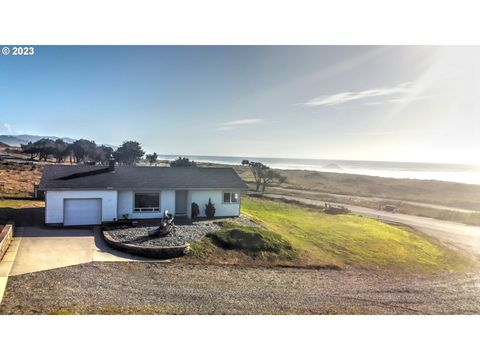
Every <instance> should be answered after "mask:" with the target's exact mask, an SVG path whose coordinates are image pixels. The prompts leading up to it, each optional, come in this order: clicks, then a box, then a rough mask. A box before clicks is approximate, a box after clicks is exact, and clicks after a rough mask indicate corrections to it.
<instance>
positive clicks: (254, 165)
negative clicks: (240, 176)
mask: <svg viewBox="0 0 480 360" xmlns="http://www.w3.org/2000/svg"><path fill="white" fill-rule="evenodd" d="M242 163H243V161H242ZM248 167H249V168H250V171H251V172H252V174H253V177H254V179H255V185H256V188H255V190H256V191H258V190H259V189H260V186H261V185H262V177H261V174H262V172H263V171H265V170H267V169H269V167H268V166H267V165H264V164H262V163H261V162H254V161H249V162H248Z"/></svg>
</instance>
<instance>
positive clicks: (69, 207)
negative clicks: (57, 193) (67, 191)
mask: <svg viewBox="0 0 480 360" xmlns="http://www.w3.org/2000/svg"><path fill="white" fill-rule="evenodd" d="M101 223H102V199H65V201H64V205H63V224H64V225H97V224H101Z"/></svg>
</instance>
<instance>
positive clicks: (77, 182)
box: [39, 162, 247, 226]
mask: <svg viewBox="0 0 480 360" xmlns="http://www.w3.org/2000/svg"><path fill="white" fill-rule="evenodd" d="M39 189H40V190H44V191H45V223H46V224H48V225H65V226H68V225H93V224H101V223H103V222H111V221H116V220H118V219H123V218H129V219H151V218H161V217H162V215H163V211H164V210H168V211H169V212H170V213H172V214H175V216H187V217H191V212H192V203H196V204H197V205H198V207H199V209H200V215H199V216H200V217H204V216H205V205H206V204H207V203H208V201H209V199H211V201H212V203H214V205H215V209H216V211H215V216H216V217H228V216H239V215H240V193H241V191H242V190H245V189H247V186H246V185H245V183H244V182H243V181H242V179H240V177H239V176H238V174H237V173H236V172H235V170H234V169H232V168H205V167H172V168H171V167H141V166H138V167H136V166H118V167H115V164H114V163H113V162H110V164H109V166H93V165H78V166H68V165H48V166H45V168H44V172H43V176H42V180H41V181H40V184H39Z"/></svg>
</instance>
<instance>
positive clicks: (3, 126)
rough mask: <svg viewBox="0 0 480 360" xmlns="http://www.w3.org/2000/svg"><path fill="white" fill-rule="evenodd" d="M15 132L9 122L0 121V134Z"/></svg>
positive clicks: (12, 133)
mask: <svg viewBox="0 0 480 360" xmlns="http://www.w3.org/2000/svg"><path fill="white" fill-rule="evenodd" d="M16 133H17V131H15V129H14V128H13V127H12V126H11V125H10V124H7V123H0V134H3V135H14V134H16Z"/></svg>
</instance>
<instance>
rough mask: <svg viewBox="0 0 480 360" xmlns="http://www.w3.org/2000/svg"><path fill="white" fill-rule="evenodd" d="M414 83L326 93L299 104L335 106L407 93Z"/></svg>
mask: <svg viewBox="0 0 480 360" xmlns="http://www.w3.org/2000/svg"><path fill="white" fill-rule="evenodd" d="M412 85H413V84H412V83H411V82H407V83H403V84H399V85H396V86H393V87H381V88H375V89H368V90H362V91H357V92H342V93H337V94H332V95H324V96H319V97H317V98H314V99H311V100H309V101H307V102H306V103H302V104H299V105H303V106H308V107H317V106H333V105H339V104H344V103H347V102H350V101H355V100H362V99H369V98H377V97H382V96H389V95H398V94H407V93H409V92H410V91H411V90H412Z"/></svg>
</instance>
